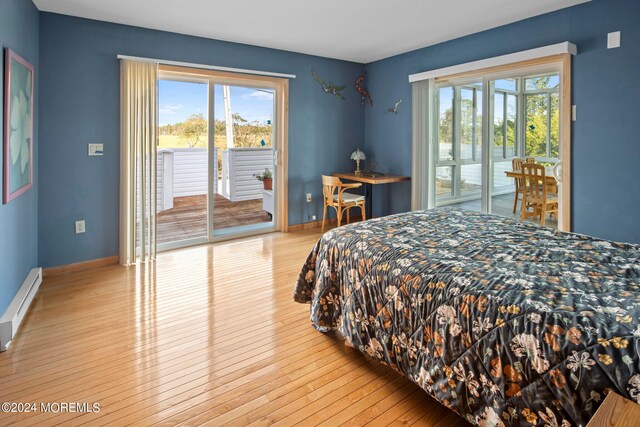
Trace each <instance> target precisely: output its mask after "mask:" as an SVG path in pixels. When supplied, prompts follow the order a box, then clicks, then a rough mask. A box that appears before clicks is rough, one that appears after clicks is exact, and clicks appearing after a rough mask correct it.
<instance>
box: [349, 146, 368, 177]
mask: <svg viewBox="0 0 640 427" xmlns="http://www.w3.org/2000/svg"><path fill="white" fill-rule="evenodd" d="M366 158H367V156H366V155H365V154H364V153H363V152H362V151H360V149H359V148H358V149H357V150H356V151H354V152H353V153H351V160H355V161H356V170H355V173H356V175H360V174H361V173H362V171H361V170H360V160H365V159H366Z"/></svg>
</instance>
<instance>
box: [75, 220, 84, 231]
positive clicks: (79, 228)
mask: <svg viewBox="0 0 640 427" xmlns="http://www.w3.org/2000/svg"><path fill="white" fill-rule="evenodd" d="M84 232H85V228H84V219H82V220H80V221H76V234H81V233H84Z"/></svg>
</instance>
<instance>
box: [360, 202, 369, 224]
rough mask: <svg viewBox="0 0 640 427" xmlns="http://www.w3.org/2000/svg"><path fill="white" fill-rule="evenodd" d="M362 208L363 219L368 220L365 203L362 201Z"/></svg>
mask: <svg viewBox="0 0 640 427" xmlns="http://www.w3.org/2000/svg"><path fill="white" fill-rule="evenodd" d="M360 210H361V211H362V220H363V221H366V220H367V214H366V211H365V208H364V203H362V204H361V205H360Z"/></svg>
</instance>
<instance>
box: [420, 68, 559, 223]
mask: <svg viewBox="0 0 640 427" xmlns="http://www.w3.org/2000/svg"><path fill="white" fill-rule="evenodd" d="M560 81H561V79H560V74H559V72H557V71H547V72H539V73H536V74H533V73H531V74H515V73H514V74H512V75H511V76H509V75H508V74H507V75H505V74H504V73H503V75H501V76H491V75H485V76H483V77H482V78H480V79H476V80H469V79H466V80H446V81H441V82H436V85H435V91H434V92H435V93H434V103H433V105H434V118H433V123H435V127H436V129H434V134H433V135H434V136H433V138H434V143H435V144H434V145H435V153H434V154H435V168H434V169H435V170H434V171H433V172H432V173H433V174H434V175H435V176H434V177H433V178H434V179H433V180H432V182H433V183H434V185H435V189H434V190H435V191H434V192H435V195H436V198H435V202H436V206H448V207H455V208H462V209H467V210H474V211H479V212H487V213H494V214H498V215H502V216H507V217H514V218H519V217H520V209H521V206H522V202H521V201H518V200H521V196H520V197H519V198H518V197H516V180H515V179H514V173H513V172H514V171H513V160H514V159H516V158H522V159H528V161H529V162H536V163H538V164H542V165H543V166H545V168H546V174H547V175H550V176H554V174H556V172H557V165H558V164H559V162H560V160H561V152H562V150H561V143H560V135H561V132H560V111H561V106H560V102H561V97H560ZM559 190H561V185H560V184H559V183H555V184H553V185H551V184H550V185H549V191H550V197H556V196H558V195H559V194H558V191H559ZM554 192H555V193H554ZM558 199H559V200H560V198H558ZM547 225H550V226H552V227H557V226H558V215H557V214H556V215H555V217H553V218H549V219H548V220H547Z"/></svg>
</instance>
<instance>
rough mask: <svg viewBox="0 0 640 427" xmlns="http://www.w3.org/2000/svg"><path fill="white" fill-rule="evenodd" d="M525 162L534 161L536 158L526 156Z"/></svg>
mask: <svg viewBox="0 0 640 427" xmlns="http://www.w3.org/2000/svg"><path fill="white" fill-rule="evenodd" d="M525 163H536V158H535V157H527V158H526V159H525Z"/></svg>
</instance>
